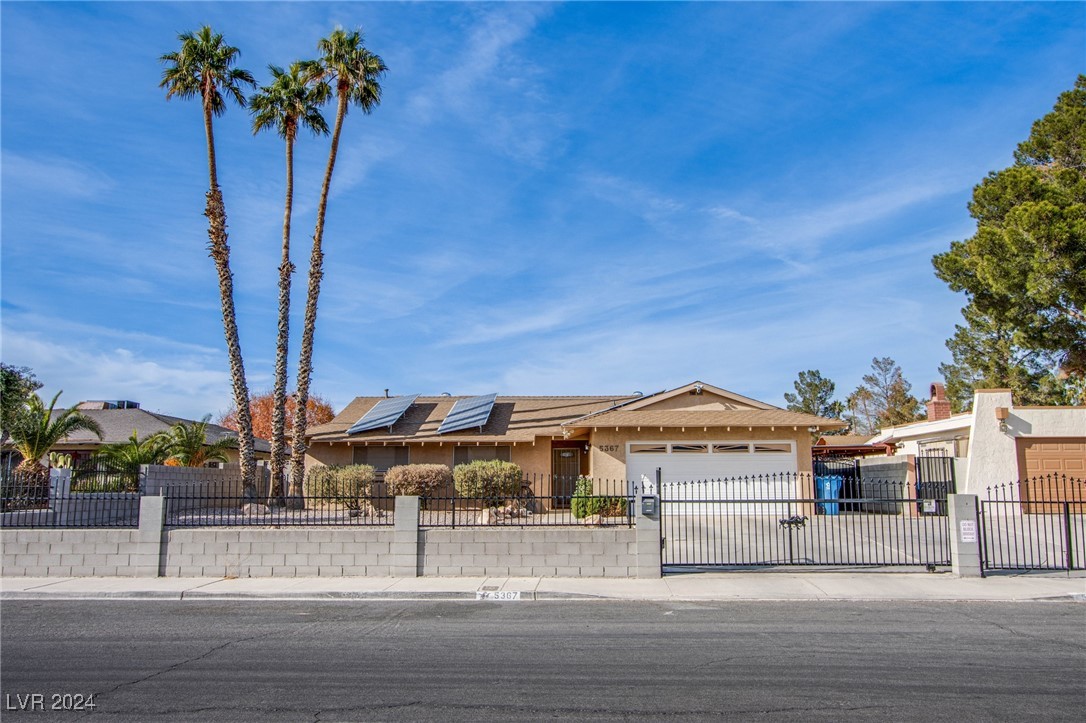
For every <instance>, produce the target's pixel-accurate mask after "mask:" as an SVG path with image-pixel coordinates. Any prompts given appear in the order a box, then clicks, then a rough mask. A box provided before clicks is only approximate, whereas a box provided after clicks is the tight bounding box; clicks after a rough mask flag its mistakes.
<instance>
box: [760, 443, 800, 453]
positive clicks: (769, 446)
mask: <svg viewBox="0 0 1086 723" xmlns="http://www.w3.org/2000/svg"><path fill="white" fill-rule="evenodd" d="M791 451H792V445H791V444H789V443H787V442H784V443H781V444H776V443H767V442H755V443H754V453H755V454H789V453H791Z"/></svg>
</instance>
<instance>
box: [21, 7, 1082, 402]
mask: <svg viewBox="0 0 1086 723" xmlns="http://www.w3.org/2000/svg"><path fill="white" fill-rule="evenodd" d="M0 12H2V66H0V73H2V77H0V80H2V85H0V88H2V90H0V92H2V99H0V100H2V136H0V144H2V154H3V155H2V191H3V196H2V209H0V210H2V244H3V245H2V256H0V262H2V270H0V277H2V332H3V336H2V357H3V360H4V361H5V362H7V363H11V364H17V365H29V366H31V367H32V368H33V369H34V370H35V372H36V373H37V375H38V377H39V378H40V379H41V380H42V381H44V382H45V391H47V392H49V393H54V392H56V391H58V390H60V389H63V390H64V396H63V397H62V400H61V401H62V402H64V403H67V404H72V403H75V402H77V401H79V400H80V399H88V398H96V399H103V398H104V399H113V398H123V399H135V400H139V401H141V402H142V403H143V405H144V406H145V407H146V408H150V409H156V410H160V411H164V412H170V413H174V414H178V415H182V416H188V417H199V416H201V415H203V414H204V413H209V412H211V413H215V412H218V411H221V410H223V409H224V408H226V407H227V406H228V404H229V403H230V387H229V379H228V374H227V363H226V355H225V351H224V349H225V345H224V342H223V338H222V323H221V317H220V314H219V306H218V291H217V282H216V278H215V273H214V267H213V264H212V262H211V260H210V259H209V258H208V257H207V253H206V249H205V246H206V241H207V236H206V220H205V218H204V217H203V215H202V211H203V198H204V193H205V191H206V184H207V171H206V164H205V146H204V136H203V128H202V125H201V119H200V110H199V107H198V105H197V104H195V103H193V102H183V101H170V102H166V100H165V97H164V94H163V92H162V91H161V90H160V89H159V88H158V81H159V77H160V73H161V65H160V63H159V62H158V60H157V58H158V57H159V56H160V55H161V54H162V53H164V52H168V51H170V50H173V49H175V48H176V47H177V40H176V36H177V33H178V32H181V31H184V30H190V29H195V28H197V27H198V26H199V25H201V24H203V23H210V24H211V25H212V26H213V27H214V28H215V29H216V30H217V31H219V32H222V33H223V34H224V35H225V37H226V39H227V41H228V42H230V43H231V44H233V45H236V46H238V47H239V48H240V49H241V51H242V56H241V63H240V64H241V66H242V67H245V68H247V69H249V70H251V71H252V72H253V73H254V74H255V75H256V76H257V78H258V80H259V81H261V82H266V81H267V79H268V74H267V71H266V66H267V65H268V64H269V63H274V64H278V65H287V64H289V63H290V62H291V61H292V60H295V59H298V58H309V57H313V56H314V55H315V46H316V41H317V40H318V39H319V38H320V37H322V36H323V35H326V34H327V33H328V32H329V31H330V30H331V29H332V28H333V27H335V26H336V25H337V24H338V25H342V26H345V27H349V28H356V27H361V28H362V29H363V30H364V32H365V35H366V40H367V45H368V47H370V49H371V50H372V51H374V52H376V53H378V54H380V55H381V56H382V57H383V58H384V60H385V62H386V64H387V65H388V66H389V68H390V72H389V74H388V76H387V78H386V79H385V82H384V84H383V87H384V101H383V103H382V104H381V106H380V107H379V108H378V109H377V110H376V112H375V113H374V114H373V115H371V116H365V115H363V114H361V113H359V112H357V111H356V112H354V113H351V114H350V115H349V116H348V118H347V123H346V125H345V128H344V131H343V140H342V145H341V152H340V156H339V161H338V163H337V166H336V174H335V177H334V180H333V189H332V198H331V203H330V208H329V213H328V224H327V231H326V235H325V252H326V276H325V282H324V286H323V291H322V295H321V303H320V316H319V320H318V330H317V342H316V351H315V355H316V356H315V366H316V369H315V375H314V381H313V390H314V391H315V392H317V393H319V394H322V395H324V396H326V397H328V398H329V399H331V400H332V402H333V403H334V406H335V407H336V408H337V409H340V408H342V407H343V406H344V405H345V404H346V403H347V402H349V401H350V399H351V398H353V397H354V396H356V395H363V394H380V393H381V392H382V390H383V389H385V388H390V389H391V390H392V393H394V394H396V393H401V394H402V393H416V392H421V393H424V394H426V393H429V394H436V393H441V392H446V391H447V392H451V393H453V394H468V393H480V394H481V393H487V392H491V391H497V392H499V393H502V394H594V393H604V394H608V393H624V392H632V391H634V390H639V391H643V392H651V391H657V390H660V389H664V388H670V387H673V386H677V385H680V384H683V383H686V382H689V381H692V380H694V379H701V380H703V381H706V382H709V383H712V384H716V385H718V386H722V387H725V388H727V389H732V390H734V391H736V392H739V393H741V394H745V395H748V396H753V397H756V398H759V399H763V400H765V401H768V402H771V403H776V404H783V394H784V392H786V391H790V390H791V385H792V381H793V380H794V379H795V377H796V374H797V373H798V372H799V371H800V370H804V369H819V370H821V372H822V373H823V375H824V376H827V377H829V378H831V379H833V380H834V381H835V382H836V383H837V387H838V394H839V396H840V397H842V398H843V397H844V396H845V395H846V394H847V393H848V392H850V391H851V390H852V389H853V388H855V386H856V385H857V384H858V383H859V381H860V377H861V376H862V375H863V374H864V373H865V372H866V371H868V369H869V367H870V363H871V359H872V357H874V356H891V357H893V358H894V359H896V360H897V361H898V362H899V363H900V364H901V365H902V367H903V369H904V371H905V375H906V378H907V379H909V380H910V381H911V382H912V383H913V386H914V391H915V392H916V393H917V395H918V396H920V397H921V398H923V396H924V394H925V392H926V389H927V384H928V383H930V382H931V381H934V380H936V379H937V378H938V372H937V368H938V365H939V364H940V362H944V361H947V360H948V359H949V353H948V352H947V350H946V348H945V346H944V342H945V340H946V339H947V337H949V336H950V335H951V334H952V333H953V326H954V324H955V323H956V322H957V321H958V320H959V318H960V308H961V306H962V303H963V299H962V297H960V296H958V295H955V294H952V293H951V292H950V291H949V290H948V289H947V288H946V287H945V285H944V284H943V283H942V282H940V281H938V280H937V279H936V278H935V276H934V275H933V274H932V270H931V263H930V258H931V256H932V254H934V253H937V252H940V251H942V250H945V249H946V248H947V246H948V245H949V243H950V242H951V241H953V240H955V239H961V238H965V237H967V236H969V235H970V234H971V232H972V228H973V224H972V221H971V219H970V217H969V215H968V212H967V210H966V203H967V201H968V199H969V196H970V192H971V189H972V187H973V185H974V184H976V183H977V182H978V181H979V180H980V179H981V178H983V176H984V175H985V174H986V173H987V172H989V171H990V170H994V169H998V168H1002V167H1005V166H1007V165H1009V164H1010V163H1011V162H1012V152H1013V150H1014V147H1015V145H1016V144H1017V143H1018V142H1019V141H1021V140H1022V139H1024V138H1025V137H1026V136H1027V134H1028V133H1029V128H1030V125H1031V123H1032V122H1033V121H1034V120H1035V119H1037V118H1039V117H1040V116H1042V115H1044V114H1045V113H1047V112H1048V111H1049V110H1050V109H1051V107H1052V105H1053V103H1054V102H1055V99H1056V97H1057V96H1058V95H1059V93H1060V92H1062V91H1064V90H1066V89H1068V88H1070V87H1071V86H1072V85H1073V83H1074V80H1075V77H1076V75H1077V74H1078V73H1080V72H1083V70H1084V65H1086V64H1084V62H1083V61H1084V59H1086V55H1084V47H1086V30H1084V28H1086V5H1084V4H1082V3H1060V4H1032V3H1030V4H1013V3H999V4H980V3H977V4H972V3H965V4H946V5H944V4H882V3H871V4H867V3H854V4H829V3H827V4H821V3H818V4H770V3H766V4H748V3H736V4H732V3H693V4H686V3H659V4H657V3H635V4H624V3H570V4H561V5H560V4H527V3H524V4H522V3H517V4H504V3H495V4H483V3H470V4H468V3H412V4H407V3H405V4H400V3H357V4H326V3H290V4H288V3H269V4H260V3H238V4H232V3H181V4H159V3H115V4H113V3H110V4H81V3H40V4H39V3H11V2H5V3H3V5H2V10H0ZM328 114H329V116H331V115H332V114H333V109H332V108H329V109H328ZM216 140H217V142H218V152H219V170H220V181H221V183H222V186H223V191H224V195H225V199H226V204H227V213H228V216H229V224H230V233H231V235H230V243H231V246H232V249H233V259H232V261H233V268H234V274H235V285H236V299H237V306H238V314H239V323H240V327H241V334H242V348H243V352H244V354H245V358H246V364H247V371H248V375H249V381H250V386H251V387H252V388H253V389H254V391H256V390H263V389H267V388H270V386H271V383H272V371H273V360H274V337H275V313H276V286H275V284H276V266H277V263H278V257H279V244H280V228H281V226H280V224H281V223H282V195H283V177H282V176H283V145H282V142H281V141H280V140H279V139H278V138H277V137H275V136H274V135H270V134H265V135H262V136H260V137H255V138H254V137H253V136H252V135H251V133H250V131H249V117H248V115H247V113H246V112H245V111H243V110H241V109H238V108H231V109H230V110H229V111H228V113H227V114H226V115H225V116H224V117H223V118H221V119H220V120H219V121H217V125H216ZM327 149H328V141H327V139H312V138H310V137H304V138H302V139H301V140H300V141H299V143H298V146H297V150H296V162H297V168H296V177H297V178H296V206H295V216H294V260H295V263H296V264H297V265H298V267H299V273H298V274H296V276H295V286H294V297H295V302H296V303H295V311H296V313H295V314H294V317H293V330H294V331H295V332H297V331H298V330H300V327H301V310H302V304H301V301H302V298H303V294H304V284H305V270H306V268H307V265H308V249H309V243H310V239H311V234H312V228H313V223H314V218H315V207H316V200H317V192H318V190H319V182H320V176H321V173H322V170H323V167H324V163H325V160H326V157H327ZM297 339H298V337H297V335H296V334H295V335H293V339H292V348H291V358H292V359H291V368H292V370H293V369H294V367H296V364H297V356H296V354H297V347H298V344H297Z"/></svg>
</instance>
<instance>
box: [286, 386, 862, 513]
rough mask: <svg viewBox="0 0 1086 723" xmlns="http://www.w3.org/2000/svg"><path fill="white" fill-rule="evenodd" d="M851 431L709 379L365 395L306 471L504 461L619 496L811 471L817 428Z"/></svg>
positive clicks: (552, 484) (322, 429) (327, 435)
mask: <svg viewBox="0 0 1086 723" xmlns="http://www.w3.org/2000/svg"><path fill="white" fill-rule="evenodd" d="M843 426H845V425H844V423H843V422H840V421H839V420H834V419H824V418H821V417H816V416H813V415H810V414H800V413H797V412H789V411H787V410H784V409H780V408H778V407H774V406H772V405H770V404H766V403H764V402H759V401H757V400H754V399H750V398H748V397H744V396H742V395H739V394H736V393H734V392H729V391H727V390H725V389H720V388H718V387H714V386H711V385H709V384H704V383H702V382H693V383H691V384H687V385H685V386H682V387H679V388H677V389H672V390H670V391H665V392H658V393H656V394H651V395H647V396H646V395H639V394H636V395H626V396H622V395H619V396H562V397H557V396H548V397H528V396H510V397H500V396H497V395H496V394H491V395H486V396H483V397H451V396H438V397H423V396H409V397H392V398H382V397H358V398H356V399H355V400H354V401H353V402H351V403H350V404H349V405H348V406H347V408H346V409H344V410H343V411H342V412H341V413H340V414H339V415H337V416H336V418H335V419H333V420H332V421H331V422H329V423H328V424H323V425H320V426H318V427H313V428H311V429H310V430H309V434H308V436H307V442H308V450H307V452H306V464H307V465H314V464H325V465H333V464H351V463H359V464H372V465H373V466H374V467H376V468H377V470H378V472H383V471H385V470H387V469H388V468H390V467H392V466H394V465H399V464H408V463H412V464H414V463H436V464H445V465H448V466H450V467H452V466H455V465H458V464H461V463H465V462H471V461H473V460H477V459H484V460H485V459H503V460H509V461H512V462H515V463H516V464H518V465H519V466H520V467H521V469H523V470H524V472H525V473H526V474H527V475H528V476H529V477H530V478H532V479H533V492H534V493H535V494H536V495H539V496H543V497H549V496H555V497H561V496H568V495H570V494H572V492H573V485H574V483H575V482H576V480H577V478H578V477H579V476H581V475H586V476H591V477H592V478H593V479H594V480H595V483H596V487H595V492H596V493H597V494H599V493H620V492H625V491H626V489H627V481H628V480H633V481H637V480H645V481H650V482H651V481H654V480H655V479H656V476H657V470H659V471H660V472H659V474H660V477H661V478H662V479H663V481H665V482H667V481H691V480H702V479H709V478H713V479H716V478H724V477H736V476H743V475H754V474H774V473H794V472H809V471H810V470H811V433H812V432H813V431H819V430H827V429H837V428H840V427H843Z"/></svg>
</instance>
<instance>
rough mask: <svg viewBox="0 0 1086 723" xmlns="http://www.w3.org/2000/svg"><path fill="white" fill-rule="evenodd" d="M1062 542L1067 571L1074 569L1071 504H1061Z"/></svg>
mask: <svg viewBox="0 0 1086 723" xmlns="http://www.w3.org/2000/svg"><path fill="white" fill-rule="evenodd" d="M1063 541H1064V549H1066V550H1067V556H1066V557H1067V569H1068V570H1074V569H1075V539H1074V538H1073V537H1072V536H1071V503H1070V502H1064V503H1063Z"/></svg>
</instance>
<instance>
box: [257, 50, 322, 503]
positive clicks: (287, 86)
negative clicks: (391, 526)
mask: <svg viewBox="0 0 1086 723" xmlns="http://www.w3.org/2000/svg"><path fill="white" fill-rule="evenodd" d="M268 70H270V71H271V74H272V77H273V78H274V80H272V83H271V85H266V86H264V87H263V88H261V89H260V92H259V93H257V94H256V95H254V96H253V97H252V98H251V99H250V100H249V108H250V110H252V112H253V134H254V135H255V134H256V133H259V132H260V131H262V130H266V129H268V128H275V130H276V132H277V133H278V134H279V137H280V138H282V139H283V140H285V141H286V146H287V182H286V186H287V192H286V202H285V204H284V211H283V254H282V258H281V260H280V262H279V334H278V337H277V338H276V343H275V384H274V386H273V389H272V435H271V437H272V438H271V478H272V489H271V495H270V496H271V498H272V499H274V500H278V499H281V498H282V496H283V488H282V480H283V471H284V467H285V466H286V458H287V449H286V418H287V411H286V403H287V402H286V400H287V346H288V340H289V338H290V276H291V274H293V273H294V264H292V263H291V262H290V217H291V213H292V212H293V208H294V141H295V140H296V139H297V137H298V129H299V127H303V128H307V129H309V130H310V131H311V132H312V133H313V135H327V134H328V123H327V122H325V120H324V116H323V115H321V112H320V106H321V105H322V104H323V103H324V102H325V101H326V100H327V99H328V96H329V94H330V93H331V88H330V87H329V86H328V84H327V83H324V82H317V83H310V82H309V80H308V79H309V77H310V76H312V75H313V74H314V71H315V70H316V69H315V68H314V67H313V63H312V62H299V63H294V64H293V65H291V66H290V70H289V72H287V71H284V70H283V69H282V68H279V67H276V66H274V65H269V66H268Z"/></svg>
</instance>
